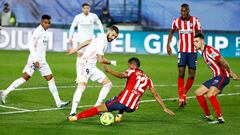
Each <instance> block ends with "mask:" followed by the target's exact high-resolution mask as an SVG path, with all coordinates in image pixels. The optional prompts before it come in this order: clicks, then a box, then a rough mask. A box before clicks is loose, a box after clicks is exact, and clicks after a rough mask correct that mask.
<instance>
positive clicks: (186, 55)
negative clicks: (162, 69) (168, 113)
mask: <svg viewBox="0 0 240 135" xmlns="http://www.w3.org/2000/svg"><path fill="white" fill-rule="evenodd" d="M189 12H190V9H189V5H188V4H182V5H181V16H180V17H178V18H177V19H175V20H174V21H173V23H172V28H171V29H170V32H169V36H168V42H167V52H168V54H169V55H172V49H171V47H170V43H171V40H172V37H173V34H174V32H175V31H176V30H178V95H179V107H184V105H186V94H187V92H188V90H189V89H190V88H191V86H192V84H193V81H194V77H195V71H196V63H197V51H196V49H195V48H194V44H193V39H194V36H195V34H196V33H199V32H201V25H200V22H199V20H198V18H197V17H194V16H191V15H190V14H189ZM186 65H187V66H188V79H187V83H186V85H185V87H184V76H185V67H186Z"/></svg>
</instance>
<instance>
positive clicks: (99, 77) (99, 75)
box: [90, 67, 110, 83]
mask: <svg viewBox="0 0 240 135" xmlns="http://www.w3.org/2000/svg"><path fill="white" fill-rule="evenodd" d="M91 73H92V75H91V76H90V79H91V80H92V81H97V82H98V83H103V81H104V80H105V79H107V80H105V81H109V82H110V80H109V79H108V78H107V76H106V75H105V74H104V73H103V71H101V70H100V69H98V68H97V67H94V68H92V69H91Z"/></svg>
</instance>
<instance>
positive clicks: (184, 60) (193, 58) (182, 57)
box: [178, 52, 197, 69]
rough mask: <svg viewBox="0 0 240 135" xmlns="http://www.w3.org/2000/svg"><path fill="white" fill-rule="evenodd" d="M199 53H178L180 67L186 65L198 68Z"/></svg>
mask: <svg viewBox="0 0 240 135" xmlns="http://www.w3.org/2000/svg"><path fill="white" fill-rule="evenodd" d="M196 64H197V53H185V52H179V53H178V67H185V66H186V65H187V66H188V68H190V69H196Z"/></svg>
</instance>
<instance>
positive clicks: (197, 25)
mask: <svg viewBox="0 0 240 135" xmlns="http://www.w3.org/2000/svg"><path fill="white" fill-rule="evenodd" d="M195 24H196V25H195V30H196V31H202V27H201V24H200V21H199V19H198V18H197V17H196V22H195Z"/></svg>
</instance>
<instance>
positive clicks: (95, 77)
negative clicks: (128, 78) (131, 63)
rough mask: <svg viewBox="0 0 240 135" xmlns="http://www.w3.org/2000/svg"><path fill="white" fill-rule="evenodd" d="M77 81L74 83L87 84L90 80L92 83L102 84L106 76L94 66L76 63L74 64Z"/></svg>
mask: <svg viewBox="0 0 240 135" xmlns="http://www.w3.org/2000/svg"><path fill="white" fill-rule="evenodd" d="M76 71H77V79H76V83H80V82H84V83H87V82H88V79H89V78H90V79H91V80H92V81H97V82H98V83H102V82H103V80H104V79H105V78H106V75H105V74H104V73H103V72H102V71H101V70H99V69H98V68H97V67H96V65H88V64H87V63H84V62H77V64H76Z"/></svg>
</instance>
